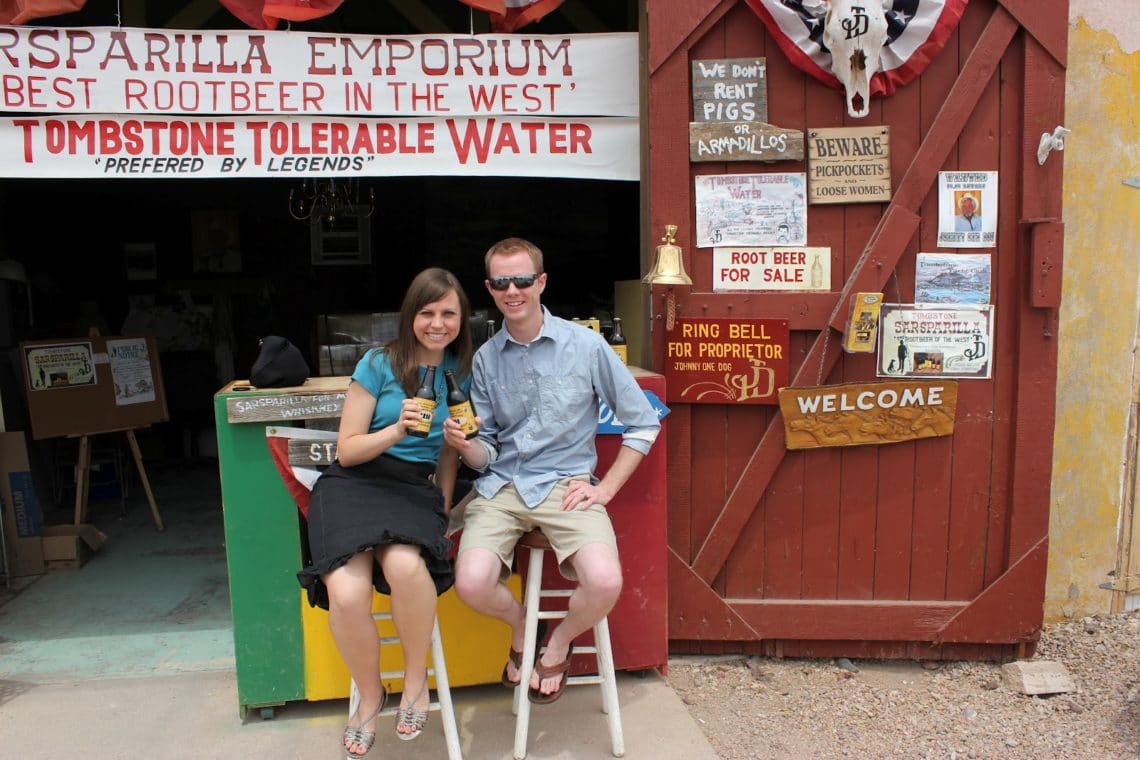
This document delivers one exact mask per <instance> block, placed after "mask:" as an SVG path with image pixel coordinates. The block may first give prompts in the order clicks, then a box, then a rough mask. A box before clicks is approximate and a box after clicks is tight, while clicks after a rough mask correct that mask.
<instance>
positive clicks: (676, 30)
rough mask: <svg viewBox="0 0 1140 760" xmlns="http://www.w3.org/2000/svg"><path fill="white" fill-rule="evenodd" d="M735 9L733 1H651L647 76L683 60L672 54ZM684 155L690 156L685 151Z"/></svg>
mask: <svg viewBox="0 0 1140 760" xmlns="http://www.w3.org/2000/svg"><path fill="white" fill-rule="evenodd" d="M734 5H736V0H654V2H653V9H652V12H651V13H650V14H649V22H648V23H647V24H646V28H647V32H648V34H649V73H650V75H651V76H655V75H656V74H657V69H659V68H661V66H662V65H664V64H666V63H668V62H669V61H670V60H671V59H673V58H680V59H684V58H685V56H683V55H677V56H674V55H673V53H675V52H676V51H677V50H678V49H679V48H680V47H681V46H682V45H684V44H685V42H686V41H688V40H690V39H700V38H701V37H703V36H704V35H705V33H706V32H708V30H709V29H710V28H711V27H712V26H713V25H714V24H716V23H717V22H718V21H720V19H721V17H722V16H724V14H725V13H727V12H728V11H729V10H731V9H732V6H734ZM686 91H687V90H686ZM678 92H681V91H680V90H678ZM686 126H687V122H686ZM685 155H686V156H688V155H689V152H688V150H686V151H685Z"/></svg>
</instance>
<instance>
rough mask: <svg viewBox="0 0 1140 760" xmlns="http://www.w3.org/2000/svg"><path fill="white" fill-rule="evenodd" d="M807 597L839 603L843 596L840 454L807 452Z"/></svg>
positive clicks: (814, 450) (804, 521) (804, 577)
mask: <svg viewBox="0 0 1140 760" xmlns="http://www.w3.org/2000/svg"><path fill="white" fill-rule="evenodd" d="M802 453H803V458H804V517H803V523H804V530H803V533H804V563H803V597H804V598H806V599H835V598H836V597H837V595H838V593H839V569H838V568H839V509H840V507H839V502H840V479H839V473H840V469H839V462H840V452H839V451H838V450H837V449H812V450H808V451H804V452H802Z"/></svg>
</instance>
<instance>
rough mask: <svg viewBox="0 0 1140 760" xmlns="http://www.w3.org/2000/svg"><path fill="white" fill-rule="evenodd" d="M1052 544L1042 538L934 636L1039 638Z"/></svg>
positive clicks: (937, 639)
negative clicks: (1049, 552) (1046, 567)
mask: <svg viewBox="0 0 1140 760" xmlns="http://www.w3.org/2000/svg"><path fill="white" fill-rule="evenodd" d="M1045 448H1048V447H1045ZM1048 547H1049V539H1048V538H1045V537H1042V538H1041V539H1040V540H1039V541H1038V542H1037V543H1036V544H1035V545H1033V546H1032V547H1030V548H1029V550H1028V551H1027V552H1025V554H1023V555H1021V556H1020V557H1019V558H1018V559H1017V560H1016V561H1015V562H1014V563H1013V564H1012V565H1010V568H1009V569H1008V570H1006V571H1005V573H1003V574H1002V576H1001V577H1000V578H998V579H997V580H996V581H994V582H993V583H991V584H990V585H989V586H988V587H987V588H986V590H985V591H983V592H982V593H981V594H980V595H979V596H977V597H976V598H975V599H974V600H973V601H971V602H970V604H969V606H967V607H965V608H963V609H962V610H961V611H960V612H959V613H958V614H957V615H955V616H954V617H953V618H951V619H950V620H949V621H947V622H946V624H945V625H943V626H942V629H941V630H939V631H938V634H937V635H936V636H934V638H933V639H932V640H933V641H934V643H936V644H941V643H943V642H950V641H963V642H971V643H977V642H983V643H999V642H1006V643H1008V642H1017V641H1031V640H1036V639H1037V637H1038V635H1039V633H1040V631H1041V599H1042V595H1043V591H1044V584H1045V565H1046V561H1047V559H1048ZM1039 590H1040V591H1039Z"/></svg>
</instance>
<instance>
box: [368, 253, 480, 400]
mask: <svg viewBox="0 0 1140 760" xmlns="http://www.w3.org/2000/svg"><path fill="white" fill-rule="evenodd" d="M452 290H454V291H455V295H457V296H458V297H459V316H460V320H459V335H457V336H456V337H455V340H453V341H452V342H451V344H450V345H449V346H448V347H447V348H446V349H445V350H446V351H450V352H451V353H453V354H455V358H456V359H457V361H458V364H459V370H458V372H456V375H457V376H458V377H459V378H466V377H467V376H468V375H470V374H471V356H472V354H473V353H474V350H473V349H472V347H471V302H470V301H468V300H467V293H465V292H464V290H463V286H462V285H460V284H459V279H458V278H456V276H455V275H453V274H452V273H451V272H449V271H447V270H446V269H441V268H439V267H431V268H429V269H425V270H424V271H422V272H420V273H419V274H417V275H416V277H415V279H414V280H412V284H411V285H409V286H408V292H407V293H405V294H404V302H403V304H401V305H400V326H399V328H398V329H397V331H396V337H395V338H394V339H393V340H392V341H391V342H389V343H388V345H386V346H385V347H384V348H385V349H386V350H387V352H388V362H389V363H390V364H391V365H392V374H394V375H395V376H396V379H397V380H399V382H400V385H401V386H403V388H404V390H405V391H407V393H408V395H409V396H413V395H415V392H416V388H417V387H418V386H419V384H420V368H419V365H417V364H416V345H417V341H416V334H415V332H414V331H413V330H412V323H413V322H414V321H415V318H416V314H417V313H418V312H419V310H420V309H422V308H423V307H424V306H426V305H428V304H429V303H434V302H435V301H438V300H439V299H441V298H443V297H444V296H446V295H447V294H448V292H449V291H452Z"/></svg>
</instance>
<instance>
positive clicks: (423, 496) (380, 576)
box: [297, 454, 455, 610]
mask: <svg viewBox="0 0 1140 760" xmlns="http://www.w3.org/2000/svg"><path fill="white" fill-rule="evenodd" d="M434 471H435V466H434V465H430V464H425V463H417V462H405V461H403V460H401V459H396V458H395V457H391V456H388V455H386V454H381V455H380V456H378V457H376V458H375V459H373V460H372V461H371V462H365V463H363V464H359V465H357V466H355V467H341V466H340V465H339V464H335V463H334V464H332V465H330V466H329V468H328V469H327V470H325V471H324V473H323V474H322V475H321V477H320V478H319V479H318V480H317V482H316V483H315V484H314V485H313V493H312V496H311V498H310V501H309V553H310V555H311V557H312V564H311V565H309V566H308V567H306V568H305V569H304V570H302V571H301V572H299V573H297V580H299V581H300V582H301V585H302V586H303V587H304V588H305V590H306V591H307V593H308V597H309V604H310V605H311V606H313V607H320V608H321V609H325V610H327V609H328V608H329V594H328V589H327V588H325V584H324V582H323V581H322V580H321V577H322V576H324V575H326V574H328V573H330V572H332V571H333V570H335V569H336V568H338V567H342V566H344V565H345V564H346V563H347V562H348V560H349V559H351V558H352V556H353V555H355V554H358V553H360V552H363V551H371V550H372V549H373V548H375V547H377V546H384V545H386V544H411V545H415V546H419V547H420V556H422V557H423V559H424V564H426V565H427V569H428V572H429V573H431V577H432V580H433V581H434V582H435V589H436V594H437V595H438V594H442V593H443V592H444V591H447V590H448V589H449V588H451V586H452V585H453V584H454V583H455V572H454V569H453V567H452V563H451V560H450V559H449V558H448V555H449V554H450V552H451V541H449V540H448V539H447V538H446V537H445V536H444V532H445V531H446V530H447V516H446V515H445V514H444V511H443V493H442V492H441V491H440V490H439V488H437V487H436V486H435V484H434V483H432V482H431V481H430V480H428V477H429V476H430V475H431V474H432V473H433V472H434ZM372 585H373V586H375V588H376V590H377V591H379V592H380V593H381V594H390V593H391V592H392V587H391V586H389V585H388V581H387V580H385V578H384V571H383V570H382V569H381V568H380V563H379V562H373V563H372Z"/></svg>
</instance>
